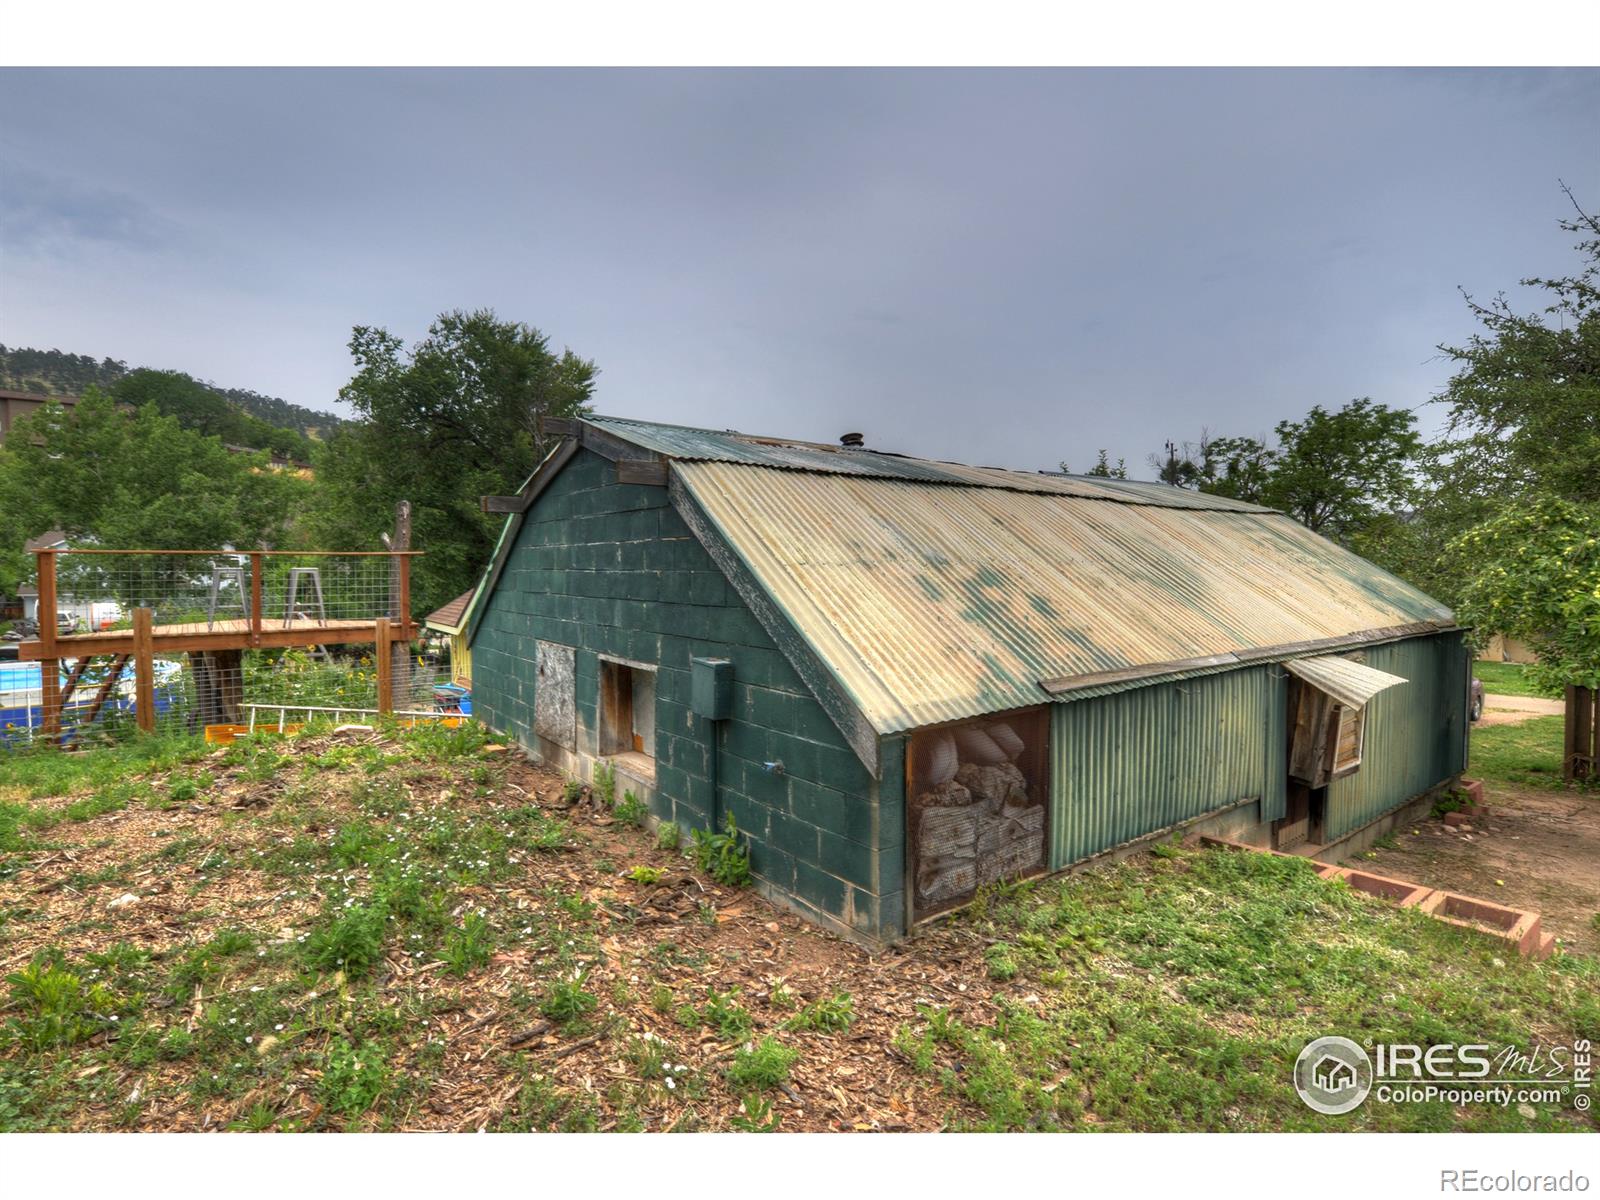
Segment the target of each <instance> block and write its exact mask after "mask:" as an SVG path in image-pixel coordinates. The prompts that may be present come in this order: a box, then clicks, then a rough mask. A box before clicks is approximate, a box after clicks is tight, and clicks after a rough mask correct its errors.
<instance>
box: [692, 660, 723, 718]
mask: <svg viewBox="0 0 1600 1200" xmlns="http://www.w3.org/2000/svg"><path fill="white" fill-rule="evenodd" d="M689 665H690V671H689V707H690V708H691V709H692V710H693V711H694V713H695V715H696V716H700V717H710V718H711V719H712V720H713V721H726V720H727V719H728V718H729V717H731V716H733V661H732V660H731V659H727V658H696V659H691V660H690V664H689Z"/></svg>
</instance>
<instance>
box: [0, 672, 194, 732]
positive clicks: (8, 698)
mask: <svg viewBox="0 0 1600 1200" xmlns="http://www.w3.org/2000/svg"><path fill="white" fill-rule="evenodd" d="M64 668H65V664H63V670H62V671H61V679H62V682H63V683H65V682H66V678H67V674H68V672H67V671H66V670H65V669H64ZM135 674H136V673H135V669H134V665H133V663H131V662H130V663H128V664H127V665H126V666H125V667H124V668H123V671H122V674H121V676H120V677H119V678H118V679H117V684H116V687H115V688H113V689H112V691H111V694H110V696H109V697H108V698H107V700H106V703H105V704H104V705H103V706H101V709H100V712H101V714H102V715H104V714H105V713H109V712H127V713H131V712H133V711H134V710H135V707H136V706H135V704H134V679H135ZM182 674H183V666H182V664H180V663H175V662H169V661H167V660H165V659H157V660H156V663H155V685H156V687H155V710H156V712H157V713H164V712H167V711H169V710H170V709H171V708H172V706H173V704H174V702H176V701H177V700H179V699H180V698H181V692H180V689H179V688H178V686H177V684H178V682H179V677H180V676H181V675H182ZM43 679H44V674H43V671H42V670H41V667H40V664H39V663H36V662H0V750H3V749H6V748H7V747H8V746H9V745H10V744H11V743H12V742H16V741H19V740H20V741H24V742H25V741H26V740H27V738H28V737H29V736H30V735H31V732H32V731H33V730H35V729H38V728H39V727H40V726H41V725H42V724H43V723H44V711H43V701H44V696H43V687H42V683H43ZM104 680H105V677H104V676H100V677H99V678H98V679H96V680H95V682H94V683H93V684H92V685H90V684H85V685H84V686H82V687H80V688H79V689H78V690H77V691H76V692H75V693H74V695H73V697H72V700H71V701H70V703H69V704H68V707H67V710H66V722H65V723H66V724H68V725H71V724H73V723H74V720H75V717H76V716H78V715H82V714H83V713H84V711H85V710H86V709H87V708H89V707H90V706H91V705H92V704H93V703H94V697H95V695H96V694H97V693H98V692H99V691H100V686H101V684H103V683H104Z"/></svg>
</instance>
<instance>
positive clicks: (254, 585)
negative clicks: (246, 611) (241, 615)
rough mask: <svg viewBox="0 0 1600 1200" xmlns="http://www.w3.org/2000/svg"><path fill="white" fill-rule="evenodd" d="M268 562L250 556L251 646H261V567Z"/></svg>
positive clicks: (256, 556)
mask: <svg viewBox="0 0 1600 1200" xmlns="http://www.w3.org/2000/svg"><path fill="white" fill-rule="evenodd" d="M265 561H266V560H265V559H264V558H263V556H262V555H260V554H252V555H251V556H250V644H251V645H252V646H259V645H261V567H262V564H263V563H264V562H265Z"/></svg>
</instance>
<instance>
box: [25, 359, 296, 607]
mask: <svg viewBox="0 0 1600 1200" xmlns="http://www.w3.org/2000/svg"><path fill="white" fill-rule="evenodd" d="M305 487H306V485H305V484H304V482H303V481H301V480H298V479H296V478H294V477H293V476H291V475H287V474H284V473H281V472H275V471H272V470H270V469H268V467H267V464H266V460H265V456H262V455H250V454H234V453H230V452H229V451H228V450H226V449H224V448H223V445H222V442H221V441H220V440H218V439H217V438H213V437H206V436H204V435H202V434H199V433H196V432H194V431H192V430H188V429H185V428H183V426H182V425H181V424H180V423H179V421H178V419H177V418H176V417H171V416H164V415H163V414H162V413H161V412H160V410H159V409H158V408H157V406H156V405H154V404H147V405H145V406H144V407H143V408H140V409H138V410H137V411H136V412H134V413H132V414H129V413H127V412H126V411H124V410H123V409H122V408H121V407H120V406H119V405H118V404H117V403H116V402H115V401H113V400H112V398H111V397H110V396H108V395H107V394H106V393H104V392H102V391H100V390H99V389H98V388H96V387H93V386H91V387H90V388H88V389H87V390H86V391H85V392H84V394H83V397H82V399H81V400H80V401H79V402H78V403H77V404H76V405H74V406H73V407H71V408H63V407H62V406H60V405H57V404H50V405H47V406H45V407H44V408H43V409H41V410H40V411H39V412H38V413H35V414H34V415H32V416H30V417H27V418H24V419H23V420H20V421H18V422H17V423H16V424H15V425H14V426H13V427H12V431H11V435H10V436H9V437H8V438H7V439H6V443H5V445H4V446H3V447H0V545H3V546H4V547H5V549H6V552H7V554H8V556H9V558H8V560H6V562H5V566H6V567H7V568H8V569H9V570H10V571H11V572H12V575H13V578H10V579H7V580H6V582H7V583H8V584H14V583H15V582H16V580H17V579H19V578H21V577H22V576H23V575H25V574H26V573H27V571H28V570H29V569H31V568H30V567H29V566H28V565H26V564H25V563H24V561H23V559H22V557H21V555H20V550H21V546H22V543H23V542H24V541H25V540H26V539H27V538H30V537H33V536H35V535H37V534H39V533H40V532H42V531H44V530H46V529H60V530H62V531H63V532H65V533H66V535H67V538H68V540H69V542H74V541H75V542H79V543H83V542H95V543H98V544H100V545H103V546H109V547H127V548H130V549H133V548H138V549H207V548H211V547H217V548H220V547H223V546H237V547H252V546H257V545H261V544H269V545H270V544H275V543H277V542H279V541H280V539H281V538H282V537H283V535H284V532H285V530H286V528H287V525H288V521H289V516H290V512H291V510H292V508H293V506H294V504H295V502H296V500H297V497H298V496H299V495H300V494H301V493H302V492H303V490H304V488H305ZM19 568H20V569H19Z"/></svg>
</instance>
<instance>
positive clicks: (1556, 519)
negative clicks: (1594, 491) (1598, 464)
mask: <svg viewBox="0 0 1600 1200" xmlns="http://www.w3.org/2000/svg"><path fill="white" fill-rule="evenodd" d="M1451 549H1452V550H1453V551H1454V552H1455V553H1456V554H1457V555H1458V556H1459V557H1460V558H1462V559H1470V560H1472V561H1473V563H1474V569H1473V570H1472V571H1471V572H1470V573H1469V574H1467V576H1466V579H1465V582H1464V583H1463V585H1462V588H1461V604H1460V609H1461V615H1462V617H1463V618H1464V619H1466V620H1467V621H1470V622H1472V623H1473V624H1475V625H1478V626H1479V627H1481V628H1484V629H1498V630H1504V631H1505V632H1507V633H1509V634H1512V635H1513V636H1515V637H1520V638H1524V639H1526V640H1527V641H1528V642H1530V643H1531V644H1532V645H1533V646H1534V648H1535V649H1536V650H1537V651H1538V652H1539V661H1538V662H1537V663H1535V664H1532V666H1531V667H1530V671H1531V672H1532V674H1533V676H1534V678H1535V680H1536V681H1537V682H1538V683H1539V684H1540V685H1542V686H1543V687H1545V688H1547V689H1551V688H1555V687H1559V686H1560V685H1562V684H1565V683H1575V684H1578V685H1580V686H1583V687H1600V504H1580V503H1576V502H1574V501H1571V500H1565V499H1560V498H1557V497H1555V496H1552V495H1550V494H1548V493H1539V492H1535V493H1534V494H1532V495H1531V496H1529V497H1528V498H1526V499H1514V500H1510V501H1507V502H1506V503H1504V504H1502V505H1500V506H1499V507H1498V508H1497V509H1496V510H1495V512H1494V515H1492V516H1491V517H1490V518H1489V519H1488V520H1486V521H1484V522H1483V523H1482V524H1480V525H1476V526H1474V527H1473V528H1471V529H1469V530H1468V531H1467V532H1466V533H1464V534H1462V535H1461V537H1460V538H1459V539H1457V540H1456V541H1455V542H1453V543H1452V544H1451Z"/></svg>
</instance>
